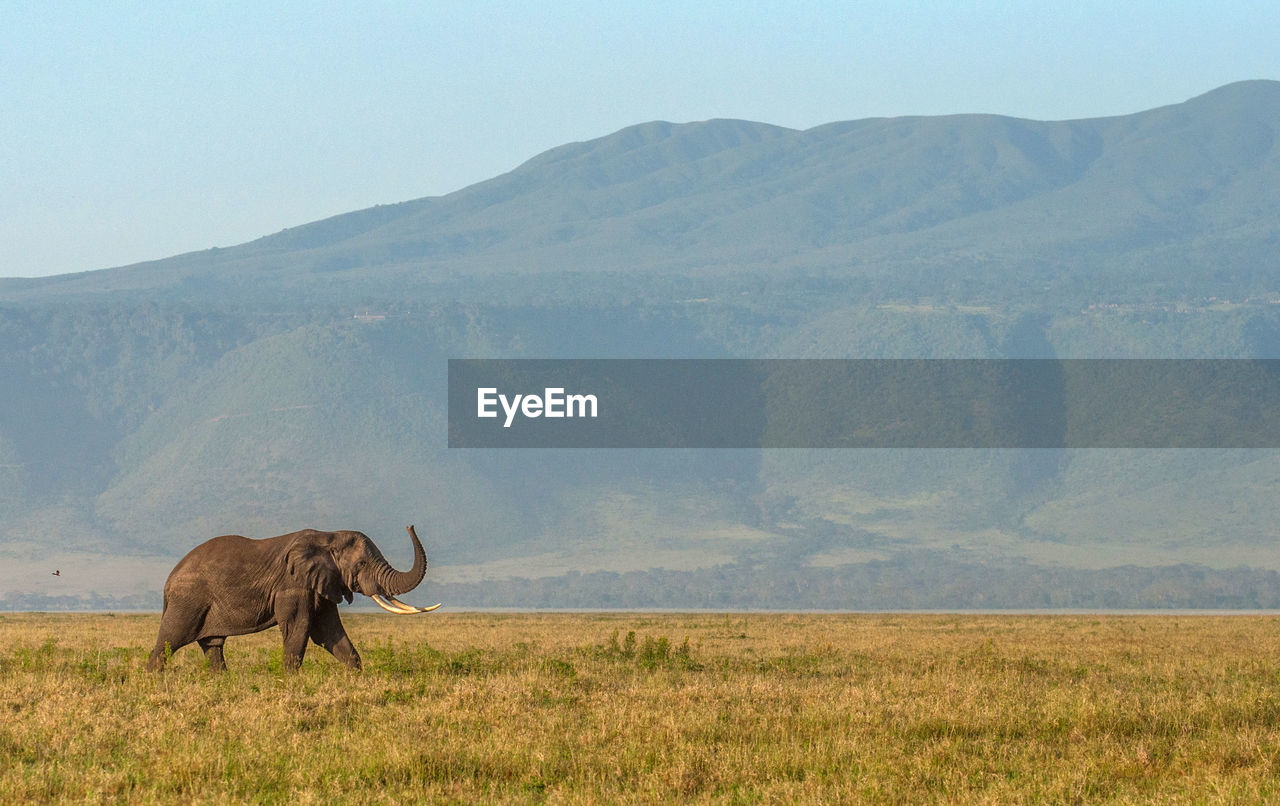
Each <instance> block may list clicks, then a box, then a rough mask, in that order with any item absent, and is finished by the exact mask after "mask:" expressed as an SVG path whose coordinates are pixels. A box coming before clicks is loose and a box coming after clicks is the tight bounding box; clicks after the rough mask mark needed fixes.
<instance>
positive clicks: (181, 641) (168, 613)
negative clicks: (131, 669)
mask: <svg viewBox="0 0 1280 806" xmlns="http://www.w3.org/2000/svg"><path fill="white" fill-rule="evenodd" d="M203 619H204V611H199V612H196V611H191V610H187V609H185V608H182V607H166V608H165V610H164V614H163V615H161V616H160V634H159V635H158V636H156V645H155V647H154V648H153V649H152V650H151V657H150V658H148V659H147V671H149V672H159V671H161V670H163V669H164V664H165V661H166V660H168V656H169V655H172V654H173V653H175V652H177V651H178V650H179V649H182V648H183V647H184V646H186V645H187V644H189V643H191V642H192V641H194V640H196V636H197V635H199V633H200V622H201V621H202V620H203Z"/></svg>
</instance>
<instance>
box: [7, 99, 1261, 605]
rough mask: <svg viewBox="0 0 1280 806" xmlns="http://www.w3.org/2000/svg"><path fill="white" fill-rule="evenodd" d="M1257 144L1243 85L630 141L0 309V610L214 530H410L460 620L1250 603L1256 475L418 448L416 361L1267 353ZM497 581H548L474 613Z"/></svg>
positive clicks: (153, 559) (128, 588) (865, 456)
mask: <svg viewBox="0 0 1280 806" xmlns="http://www.w3.org/2000/svg"><path fill="white" fill-rule="evenodd" d="M1277 131H1280V83H1277V82H1265V81H1258V82H1245V83H1241V84H1234V85H1230V86H1228V87H1224V88H1222V89H1220V90H1216V91H1214V92H1211V93H1208V94H1206V95H1204V96H1201V97H1199V98H1195V99H1192V100H1191V101H1188V102H1186V103H1184V104H1179V105H1176V106H1172V107H1165V108H1162V109H1156V110H1151V111H1148V112H1142V113H1139V114H1135V115H1130V116H1126V117H1120V118H1107V119H1098V120H1084V121H1070V122H1060V123H1044V122H1035V121H1026V120H1016V119H1011V118H1002V117H996V116H989V115H960V116H951V117H941V118H897V119H884V120H863V121H854V122H847V123H833V124H829V125H826V126H821V127H818V128H815V129H810V130H807V131H793V130H789V129H783V128H779V127H774V126H767V125H763V124H756V123H747V122H742V121H709V122H706V123H695V124H684V125H673V124H667V123H650V124H644V125H641V126H635V127H631V128H628V129H625V130H623V131H621V132H618V133H616V134H613V135H610V136H608V137H603V138H600V139H598V140H594V141H590V142H586V143H575V144H570V145H566V146H562V147H560V148H557V149H553V150H552V151H549V152H547V153H545V154H542V155H540V156H538V157H535V158H534V159H532V160H530V161H528V162H527V163H525V164H524V165H522V166H520V167H519V168H517V169H515V170H514V171H512V172H510V173H508V174H505V175H503V176H500V177H497V178H495V179H492V180H489V181H487V182H483V183H480V184H478V185H475V186H472V187H470V188H466V189H464V190H461V191H458V192H456V193H453V194H450V195H448V196H444V197H439V198H429V199H420V200H417V201H411V202H405V203H402V204H395V205H388V206H383V207H376V208H372V209H370V210H364V211H359V212H356V213H351V214H347V215H343V216H337V217H335V218H332V219H327V220H325V221H319V222H315V223H313V224H307V225H304V226H300V227H295V228H292V229H289V230H285V231H283V232H281V233H277V234H276V235H272V236H268V237H266V238H262V239H259V240H257V241H254V242H251V243H248V244H244V245H241V246H236V247H232V248H227V249H217V250H209V251H206V252H200V253H193V254H189V255H181V256H178V257H174V258H169V259H166V260H160V261H155V262H152V263H147V264H140V265H137V266H131V267H125V268H119V269H110V270H104V271H99V272H89V273H83V274H78V275H65V276H62V277H53V278H42V279H36V280H2V281H0V511H2V512H3V513H4V514H5V515H6V517H5V518H3V519H0V597H2V596H3V595H4V594H6V593H12V592H14V591H28V592H33V593H35V594H39V595H44V596H56V595H58V594H59V592H63V593H73V594H79V593H84V592H87V591H97V592H99V593H103V594H109V595H116V596H120V595H125V594H139V595H143V596H149V595H152V594H153V593H154V592H156V591H158V590H159V584H160V582H161V581H162V579H163V575H164V573H165V572H166V571H167V569H168V567H170V566H171V564H172V559H173V557H174V556H176V555H179V554H181V553H182V552H183V551H185V550H186V549H187V548H189V547H190V546H191V545H193V544H194V543H196V542H199V541H200V540H202V539H204V538H206V537H209V536H212V535H214V534H219V533H224V532H242V533H247V534H252V535H258V536H265V535H269V534H276V533H280V532H284V531H289V530H292V529H295V528H300V527H301V526H304V525H311V526H317V527H331V528H346V527H353V528H360V529H363V530H365V531H367V532H369V533H370V534H371V535H374V536H375V538H377V539H379V540H380V542H382V543H383V544H384V545H385V546H386V549H387V553H388V554H389V556H390V557H391V558H392V560H393V561H397V560H400V561H406V560H407V550H408V546H407V543H406V545H404V546H400V545H398V541H399V538H400V536H401V535H402V534H403V527H404V525H405V524H406V523H410V522H415V523H417V524H418V527H419V531H420V533H423V534H424V536H425V535H430V536H431V537H430V538H428V549H429V551H430V552H431V557H432V561H433V565H434V566H435V567H436V570H435V571H433V572H432V573H433V574H435V575H436V576H437V577H438V578H439V579H440V580H441V581H442V582H448V583H449V584H450V585H451V586H453V587H451V588H450V590H451V591H452V592H453V593H454V594H456V595H458V596H462V597H463V598H464V599H465V598H466V597H467V596H469V595H472V594H474V595H472V600H473V601H475V602H476V603H482V602H483V603H489V604H518V603H519V601H518V597H519V596H523V595H526V594H528V595H535V594H536V596H537V597H538V603H539V604H543V605H546V604H555V595H556V592H557V591H561V592H563V595H564V596H565V597H567V598H565V599H564V601H563V602H562V604H565V605H574V606H581V605H590V603H591V602H593V601H594V602H596V603H597V604H608V603H610V602H613V603H627V602H630V603H644V602H650V601H654V602H660V601H662V600H663V599H662V596H663V595H664V594H663V592H664V591H668V592H670V591H675V590H676V588H678V589H679V591H677V592H679V596H677V597H676V598H675V599H673V600H672V601H673V602H679V603H682V604H680V605H679V606H688V605H699V606H731V605H734V604H739V605H749V604H753V603H754V604H761V603H768V606H784V605H785V604H786V603H787V602H791V603H792V604H793V606H805V605H806V604H808V605H813V606H822V607H831V606H837V605H836V604H833V602H839V601H840V600H841V597H848V596H852V593H851V588H850V586H851V585H853V584H855V582H856V581H858V580H879V582H877V583H876V584H877V585H879V586H881V587H877V588H875V590H877V591H880V593H878V594H876V595H884V596H888V594H887V593H885V592H884V591H886V590H888V589H889V588H892V589H894V590H898V589H899V588H902V586H903V585H905V586H906V588H905V589H903V592H902V593H901V595H900V596H899V598H897V599H894V598H892V597H890V598H886V599H885V600H884V606H886V607H891V606H894V607H898V606H963V605H965V604H966V603H967V604H969V605H977V606H1000V604H1001V603H1002V602H1003V603H1005V604H1009V605H1014V606H1035V605H1034V604H1029V603H1035V602H1042V603H1047V604H1048V605H1054V604H1056V605H1058V606H1062V605H1063V603H1066V604H1072V603H1074V604H1089V603H1093V604H1095V605H1096V604H1097V603H1105V602H1113V603H1115V602H1118V603H1119V604H1120V605H1123V606H1131V605H1135V604H1137V605H1142V604H1143V603H1146V604H1149V605H1152V606H1158V605H1159V604H1162V603H1163V604H1170V603H1174V604H1178V605H1180V606H1193V605H1194V604H1195V603H1196V602H1202V603H1208V604H1214V605H1223V604H1230V605H1232V606H1249V604H1248V603H1249V602H1253V603H1254V604H1257V603H1267V602H1271V601H1272V598H1274V597H1273V594H1274V595H1275V596H1280V582H1277V581H1276V580H1273V579H1271V578H1270V577H1266V576H1265V574H1267V573H1270V570H1269V569H1280V560H1278V559H1277V557H1276V554H1275V552H1274V550H1273V549H1274V546H1275V540H1276V537H1277V533H1278V531H1280V530H1278V529H1277V527H1276V526H1275V525H1274V524H1276V523H1280V503H1278V502H1277V501H1280V499H1277V497H1276V496H1275V495H1274V491H1275V489H1276V482H1277V481H1278V480H1280V454H1277V453H1276V452H1274V451H1146V452H1142V451H1072V452H1036V451H1026V452H1017V451H977V450H966V451H839V452H837V451H828V452H824V451H816V452H805V451H766V452H760V451H532V450H510V451H457V450H453V451H450V450H448V449H447V448H446V447H445V426H444V423H445V417H446V403H445V401H446V395H445V391H446V390H445V362H446V359H447V358H449V357H464V356H474V357H482V356H495V357H552V356H564V357H575V356H592V357H611V356H619V357H686V356H700V357H718V356H760V357H799V358H810V357H983V356H993V357H1026V356H1053V355H1058V356H1076V357H1090V356H1096V357H1103V356H1106V357H1280V304H1276V303H1277V302H1278V301H1280V281H1277V280H1276V276H1277V269H1280V266H1278V265H1277V255H1278V254H1280V249H1278V247H1280V190H1277V188H1280V157H1278V156H1277V150H1276V146H1275V142H1274V141H1275V134H1276V132H1277ZM1273 499H1275V500H1273ZM1188 563H1191V564H1199V565H1204V566H1209V567H1212V568H1214V569H1219V570H1218V571H1215V572H1214V573H1216V574H1217V576H1213V575H1212V574H1211V575H1209V576H1205V575H1204V574H1199V572H1196V571H1194V570H1192V571H1188V570H1186V565H1185V564H1188ZM1028 564H1030V565H1028ZM1126 565H1140V566H1146V567H1148V568H1149V569H1155V570H1148V571H1144V572H1143V575H1142V576H1141V578H1142V579H1143V580H1145V581H1144V582H1143V587H1142V588H1141V590H1142V591H1147V590H1148V589H1150V591H1151V592H1150V593H1141V592H1139V593H1134V592H1133V591H1132V590H1130V591H1124V590H1123V589H1124V585H1125V583H1124V579H1126V577H1125V575H1124V574H1121V573H1112V572H1111V571H1109V570H1108V569H1115V568H1118V567H1121V566H1126ZM50 566H52V567H56V568H61V569H65V570H64V573H63V574H61V575H59V577H57V578H56V579H55V578H52V577H51V576H50V574H49V573H48V568H49V567H50ZM1236 566H1246V567H1248V568H1250V569H1252V570H1250V571H1249V572H1248V573H1249V574H1252V575H1253V576H1249V577H1248V578H1247V579H1246V578H1244V577H1241V578H1239V579H1235V578H1234V577H1233V578H1227V577H1224V576H1222V575H1223V574H1228V575H1229V574H1231V573H1235V572H1233V571H1231V570H1230V569H1232V568H1234V567H1236ZM657 568H663V569H667V571H666V572H663V573H657V572H652V571H651V569H657ZM912 568H919V569H920V576H919V577H918V578H917V579H916V582H915V583H914V584H916V585H918V589H913V588H911V585H912V584H913V583H911V581H910V580H911V579H912V577H911V569H912ZM984 568H985V569H990V574H989V578H988V576H984V574H986V572H984V571H982V569H984ZM1028 568H1032V569H1041V570H1039V571H1035V573H1033V574H1031V575H1030V576H1028V570H1027V569H1028ZM1046 569H1047V570H1046ZM1160 569H1181V570H1176V571H1174V570H1169V571H1167V573H1166V571H1162V570H1160ZM568 571H573V572H575V573H576V572H581V573H582V574H583V575H584V576H581V577H561V576H560V575H562V574H564V573H565V572H568ZM628 572H635V573H638V574H641V575H642V577H643V581H642V582H636V579H639V577H626V578H627V579H628V580H630V582H628V584H629V585H631V586H632V592H631V593H630V594H628V596H626V597H622V598H616V597H615V598H612V599H611V598H610V594H608V592H607V588H608V585H609V584H612V582H614V581H616V580H615V579H614V577H609V576H607V575H608V574H624V575H625V574H627V573H628ZM1241 573H1243V572H1241ZM600 574H605V576H600ZM646 574H647V576H646ZM948 574H950V575H952V576H953V577H954V578H955V579H956V580H962V582H957V585H958V586H959V587H958V588H955V589H950V588H949V589H947V590H946V591H945V592H942V591H941V590H940V589H938V588H937V582H936V581H937V579H938V578H946V577H947V576H948ZM1072 574H1075V575H1076V576H1071V575H1072ZM1259 574H1262V575H1263V576H1258V575H1259ZM1064 575H1066V576H1064ZM509 577H528V578H548V579H551V580H553V581H552V582H550V583H547V585H543V586H541V587H539V586H536V585H535V586H532V587H530V585H524V586H523V587H521V586H520V585H516V584H515V583H510V584H508V586H507V587H505V588H501V589H502V590H506V591H508V593H507V594H501V595H499V594H495V593H494V591H495V590H498V589H497V588H494V587H493V585H492V584H491V585H489V586H488V587H484V586H479V587H478V585H479V584H480V583H479V582H478V580H485V579H504V578H509ZM1068 577H1069V579H1068ZM1028 578H1034V579H1036V580H1040V582H1039V583H1037V584H1040V585H1041V588H1038V589H1034V590H1032V589H1028V588H1027V587H1026V585H1025V584H1024V581H1025V580H1026V579H1028ZM900 579H905V580H907V581H906V582H903V583H901V584H900V583H899V582H898V580H900ZM555 580H558V582H557V581H555ZM886 580H894V581H893V583H892V584H891V585H890V584H889V583H888V582H886ZM1063 580H1066V581H1063ZM1233 580H1234V581H1233ZM731 581H732V583H731ZM739 582H740V583H742V584H743V585H746V584H750V585H756V586H763V587H764V588H767V589H768V590H767V593H762V592H761V591H760V590H756V591H754V592H751V593H747V592H746V591H743V592H741V594H740V596H738V598H735V594H734V593H733V591H734V589H735V585H737V583H739ZM1059 582H1061V584H1062V585H1065V586H1066V588H1069V589H1070V591H1071V594H1070V595H1069V596H1066V594H1063V595H1061V596H1058V595H1057V594H1055V593H1054V590H1052V587H1053V586H1054V585H1057V584H1059ZM1237 583H1238V584H1237ZM522 584H523V583H522ZM530 584H532V583H530ZM859 584H860V583H859ZM673 586H674V587H673ZM886 586H887V587H886ZM1098 586H1103V587H1101V588H1100V587H1098ZM1197 586H1198V587H1197ZM1103 588H1106V590H1107V591H1109V592H1107V593H1105V595H1104V592H1103ZM1064 589H1065V588H1064ZM699 590H705V591H717V593H715V597H717V598H715V599H714V600H704V599H701V598H699V596H700V595H701V594H699V593H698V591H699ZM466 591H471V592H472V594H468V593H466ZM680 591H682V592H680ZM930 591H932V593H930ZM1091 591H1092V593H1091ZM1116 591H1120V593H1116ZM1250 591H1252V592H1250ZM1113 594H1114V595H1113ZM503 595H507V596H509V597H516V600H512V601H509V600H507V599H503V598H502V596H503ZM708 595H710V594H708ZM930 596H933V597H934V598H930ZM1002 596H1003V597H1004V598H1001V597H1002ZM1055 596H1056V598H1055ZM1064 596H1065V598H1063V597H1064ZM1116 596H1118V597H1119V598H1115V597H1116ZM548 597H549V598H548ZM646 597H649V598H646ZM680 597H683V598H680ZM1126 597H1127V598H1126ZM1135 597H1136V598H1135ZM1144 597H1145V598H1144ZM1161 597H1163V598H1161ZM1197 597H1200V598H1197ZM1269 597H1271V598H1269ZM41 601H45V600H41ZM50 601H52V600H50ZM98 601H103V600H98ZM849 601H850V602H856V603H857V606H859V607H868V606H873V605H872V604H869V603H868V602H867V601H866V597H865V596H856V597H853V598H850V599H849ZM1276 601H1278V602H1280V598H1278V599H1276ZM643 606H649V605H643ZM673 606H675V605H673ZM1118 606H1119V605H1118Z"/></svg>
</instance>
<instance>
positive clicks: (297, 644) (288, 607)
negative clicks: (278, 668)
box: [276, 591, 315, 672]
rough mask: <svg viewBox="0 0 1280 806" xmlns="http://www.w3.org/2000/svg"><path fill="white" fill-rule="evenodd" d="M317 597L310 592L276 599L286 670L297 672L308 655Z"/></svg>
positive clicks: (277, 620)
mask: <svg viewBox="0 0 1280 806" xmlns="http://www.w3.org/2000/svg"><path fill="white" fill-rule="evenodd" d="M314 598H315V595H314V594H312V593H311V592H310V591H307V592H305V593H300V594H297V595H293V596H288V597H281V598H277V599H276V623H278V624H279V625H280V633H281V634H282V635H283V637H284V668H285V669H286V670H287V671H291V672H292V671H296V670H297V668H298V667H299V666H301V665H302V658H303V656H304V655H306V654H307V636H308V635H309V634H310V632H311V622H312V620H313V615H314V614H313V612H312V608H313V605H314V602H313V600H314Z"/></svg>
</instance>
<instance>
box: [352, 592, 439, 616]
mask: <svg viewBox="0 0 1280 806" xmlns="http://www.w3.org/2000/svg"><path fill="white" fill-rule="evenodd" d="M369 598H370V599H372V600H373V601H374V603H375V604H377V605H378V607H381V608H382V609H383V610H385V611H387V612H388V613H395V614H396V615H399V616H409V615H413V614H414V613H430V612H431V611H432V610H435V609H436V608H437V607H439V606H440V605H438V604H435V605H432V606H431V607H413V606H412V605H407V604H405V603H404V602H402V601H400V600H399V599H397V598H396V597H394V596H389V597H386V598H383V597H382V595H381V594H377V593H375V594H373V595H372V596H370V597H369ZM388 599H390V601H387V600H388Z"/></svg>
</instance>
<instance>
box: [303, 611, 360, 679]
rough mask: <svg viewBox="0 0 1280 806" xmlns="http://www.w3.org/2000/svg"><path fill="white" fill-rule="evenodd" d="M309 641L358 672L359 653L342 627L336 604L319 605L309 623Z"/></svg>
mask: <svg viewBox="0 0 1280 806" xmlns="http://www.w3.org/2000/svg"><path fill="white" fill-rule="evenodd" d="M311 640H312V641H314V642H315V643H316V644H317V645H318V646H322V647H324V648H325V649H327V650H328V651H329V654H331V655H333V656H334V657H335V658H337V659H338V660H340V661H342V662H343V663H345V664H346V665H347V666H348V667H350V668H352V669H355V670H356V671H359V670H360V665H361V664H360V653H359V652H356V648H355V645H354V644H352V643H351V639H350V638H348V637H347V630H346V628H345V627H343V626H342V619H341V618H340V617H339V616H338V606H337V605H336V604H333V603H332V602H323V603H322V604H321V605H320V609H319V610H317V611H316V617H315V620H314V621H313V622H312V623H311Z"/></svg>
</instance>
